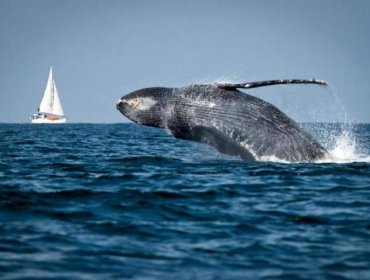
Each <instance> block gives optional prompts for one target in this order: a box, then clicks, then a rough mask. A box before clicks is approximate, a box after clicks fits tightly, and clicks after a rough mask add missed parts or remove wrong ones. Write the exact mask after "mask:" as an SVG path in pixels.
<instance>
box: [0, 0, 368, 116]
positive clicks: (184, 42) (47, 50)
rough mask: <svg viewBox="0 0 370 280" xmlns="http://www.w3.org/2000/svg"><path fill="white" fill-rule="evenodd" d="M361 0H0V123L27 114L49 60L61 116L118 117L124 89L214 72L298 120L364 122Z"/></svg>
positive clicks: (201, 78)
mask: <svg viewBox="0 0 370 280" xmlns="http://www.w3.org/2000/svg"><path fill="white" fill-rule="evenodd" d="M369 34H370V1H366V0H364V1H360V0H358V1H341V0H333V1H330V0H327V1H312V0H310V1H293V0H292V1H281V0H271V1H113V0H110V1H105V0H99V1H96V0H88V1H84V0H79V1H70V0H32V1H26V0H0V122H28V121H29V116H30V114H31V113H32V112H34V111H35V110H36V108H37V107H38V105H39V103H40V101H41V98H42V95H43V92H44V89H45V85H46V81H47V76H48V71H49V68H50V66H51V65H52V66H53V70H54V77H55V80H56V84H57V87H58V91H59V94H60V97H61V101H62V104H63V107H64V111H65V112H66V115H67V116H68V117H69V120H70V122H99V123H107V122H108V123H109V122H124V121H127V120H126V119H124V117H123V116H122V115H121V114H120V113H119V112H118V111H117V110H116V109H115V102H116V100H117V99H118V98H119V97H121V96H122V95H124V94H126V93H128V92H130V91H133V90H136V89H139V88H143V87H150V86H184V85H187V84H191V83H206V82H212V81H216V80H219V81H220V80H224V81H225V80H226V81H235V82H243V81H254V80H267V79H277V78H279V79H280V78H312V77H316V78H321V79H325V80H327V81H329V83H330V84H331V87H329V88H321V87H318V86H278V87H274V88H260V89H255V90H253V91H249V92H250V93H252V94H255V95H256V96H260V97H261V98H264V99H266V100H268V101H270V102H272V103H274V104H275V105H277V106H278V107H279V108H280V109H282V110H283V111H284V112H286V113H288V114H289V115H290V116H292V117H293V118H294V119H297V120H299V121H343V119H344V113H343V110H342V105H343V107H344V110H345V112H346V114H347V115H348V117H349V119H350V120H352V121H354V122H370V110H369V104H370V92H369V89H370V79H369V77H370V75H369V74H370V36H369Z"/></svg>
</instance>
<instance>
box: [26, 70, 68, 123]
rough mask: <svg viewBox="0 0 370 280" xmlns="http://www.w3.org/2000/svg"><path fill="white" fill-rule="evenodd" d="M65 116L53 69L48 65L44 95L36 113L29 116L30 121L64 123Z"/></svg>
mask: <svg viewBox="0 0 370 280" xmlns="http://www.w3.org/2000/svg"><path fill="white" fill-rule="evenodd" d="M66 121H67V117H66V116H65V115H64V111H63V107H62V103H61V102H60V98H59V94H58V90H57V87H56V85H55V81H54V79H53V69H52V67H50V72H49V78H48V83H47V85H46V89H45V93H44V96H43V98H42V100H41V103H40V106H39V108H38V111H37V113H35V114H33V115H32V116H31V122H32V123H65V122H66Z"/></svg>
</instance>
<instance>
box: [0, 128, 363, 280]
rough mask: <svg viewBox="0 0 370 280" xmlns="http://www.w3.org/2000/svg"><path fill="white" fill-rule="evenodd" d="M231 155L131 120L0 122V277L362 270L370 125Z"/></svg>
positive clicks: (352, 273)
mask: <svg viewBox="0 0 370 280" xmlns="http://www.w3.org/2000/svg"><path fill="white" fill-rule="evenodd" d="M304 126H305V127H306V128H307V129H308V130H309V131H310V132H311V133H312V134H313V135H315V137H316V138H317V139H318V140H319V142H320V143H322V144H323V145H325V146H326V148H327V149H328V150H329V151H330V156H328V158H326V159H323V160H321V161H318V162H311V163H284V162H273V161H272V162H243V161H241V160H239V159H238V158H236V157H231V156H226V155H222V154H220V153H218V152H217V151H216V150H215V149H214V148H212V147H209V146H207V145H203V144H200V143H195V142H190V141H183V140H177V139H175V138H173V137H172V136H170V135H169V134H168V132H166V131H164V130H160V129H155V128H149V127H143V126H139V125H136V124H132V123H130V124H128V123H122V124H65V125H31V124H1V125H0V278H1V279H41V278H47V279H178V280H182V279H191V280H194V279H202V280H206V279H370V125H369V124H358V125H351V126H348V125H347V126H343V125H339V124H304Z"/></svg>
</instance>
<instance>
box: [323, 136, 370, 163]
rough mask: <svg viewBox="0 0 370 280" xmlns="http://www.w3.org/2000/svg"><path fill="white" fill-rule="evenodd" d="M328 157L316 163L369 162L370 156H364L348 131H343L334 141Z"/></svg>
mask: <svg viewBox="0 0 370 280" xmlns="http://www.w3.org/2000/svg"><path fill="white" fill-rule="evenodd" d="M328 152H329V153H328V155H327V156H326V157H325V158H323V159H320V160H318V161H316V162H317V163H351V162H370V156H369V155H367V154H364V153H363V152H362V151H361V148H360V147H359V146H358V144H357V141H356V138H355V137H354V136H353V134H352V133H351V131H350V130H344V131H343V132H342V133H341V134H340V135H339V136H338V137H337V138H336V139H335V143H334V145H333V146H332V148H330V149H328Z"/></svg>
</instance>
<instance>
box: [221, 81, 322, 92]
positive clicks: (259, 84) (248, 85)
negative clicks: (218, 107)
mask: <svg viewBox="0 0 370 280" xmlns="http://www.w3.org/2000/svg"><path fill="white" fill-rule="evenodd" d="M285 84H317V85H328V83H327V82H326V81H324V80H318V79H307V80H302V79H284V80H269V81H259V82H247V83H239V84H229V83H216V86H217V87H219V88H222V89H227V90H233V89H237V88H256V87H265V86H274V85H285Z"/></svg>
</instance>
